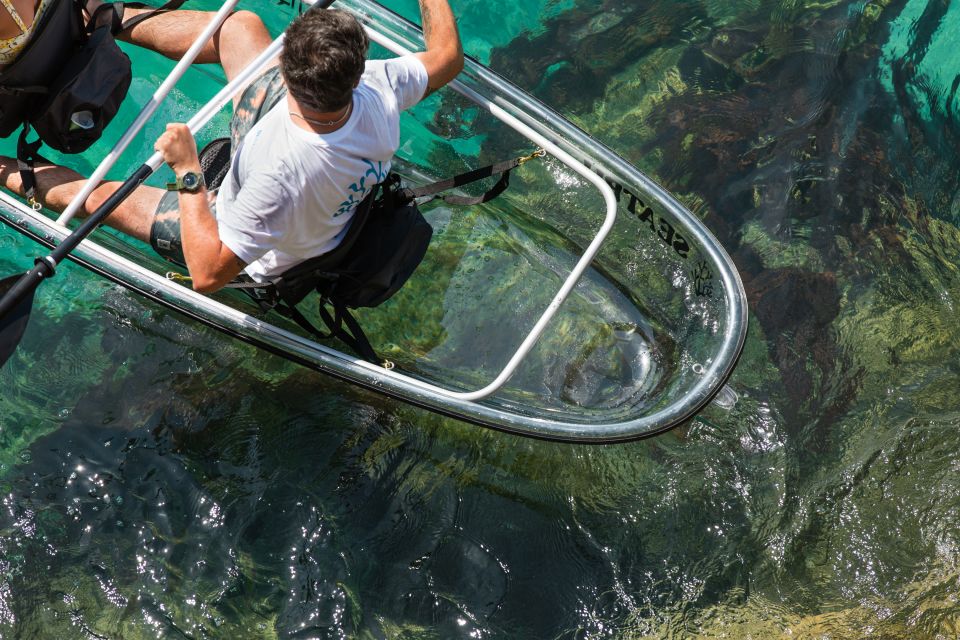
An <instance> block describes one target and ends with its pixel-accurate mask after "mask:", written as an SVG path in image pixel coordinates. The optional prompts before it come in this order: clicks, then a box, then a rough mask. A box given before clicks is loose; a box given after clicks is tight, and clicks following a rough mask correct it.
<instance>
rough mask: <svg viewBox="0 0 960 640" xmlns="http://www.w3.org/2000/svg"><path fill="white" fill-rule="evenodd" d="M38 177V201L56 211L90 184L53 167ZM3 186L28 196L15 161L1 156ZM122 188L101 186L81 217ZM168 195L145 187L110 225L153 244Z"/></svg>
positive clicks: (45, 167) (41, 169)
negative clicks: (159, 207)
mask: <svg viewBox="0 0 960 640" xmlns="http://www.w3.org/2000/svg"><path fill="white" fill-rule="evenodd" d="M36 176H37V191H38V194H37V200H39V201H41V202H43V203H44V204H45V205H46V206H47V207H48V208H50V209H53V210H55V211H63V210H64V209H66V208H67V205H69V204H70V201H71V200H72V199H73V197H74V196H75V195H76V194H77V193H79V192H80V189H82V188H83V185H84V183H85V182H86V178H84V177H83V176H82V175H80V174H79V173H77V172H76V171H73V170H71V169H67V168H65V167H59V166H57V165H50V164H42V165H38V166H37V167H36ZM0 184H2V185H3V186H4V187H6V188H7V189H9V190H10V191H13V192H14V193H17V194H20V195H21V196H22V195H24V193H23V183H22V181H21V180H20V171H19V169H18V167H17V160H16V159H15V158H8V157H5V156H0ZM120 184H121V183H119V182H102V183H100V186H98V187H97V188H96V189H95V190H94V191H93V193H92V194H90V197H89V198H87V203H86V206H85V207H83V208H81V210H80V211H79V214H80V215H81V216H83V217H86V216H87V215H89V214H90V213H92V212H93V211H95V210H96V209H97V207H99V206H100V205H101V204H103V202H104V201H105V200H106V199H107V198H109V197H110V196H111V195H112V194H113V193H114V192H116V190H117V189H118V188H119V187H120ZM164 193H166V191H164V190H163V189H158V188H156V187H148V186H144V185H141V186H139V187H137V188H136V189H134V191H133V193H131V194H130V195H129V196H128V197H127V198H126V199H125V200H124V201H123V202H122V203H121V204H120V206H118V207H117V208H116V209H115V210H114V212H113V213H111V214H110V216H109V217H107V220H106V223H107V224H108V225H110V226H111V227H113V228H115V229H119V230H120V231H122V232H124V233H126V234H127V235H131V236H133V237H135V238H137V239H138V240H142V241H144V242H150V227H151V225H152V224H153V219H154V212H155V211H156V209H157V204H158V203H159V202H160V198H161V197H162V196H163V194H164Z"/></svg>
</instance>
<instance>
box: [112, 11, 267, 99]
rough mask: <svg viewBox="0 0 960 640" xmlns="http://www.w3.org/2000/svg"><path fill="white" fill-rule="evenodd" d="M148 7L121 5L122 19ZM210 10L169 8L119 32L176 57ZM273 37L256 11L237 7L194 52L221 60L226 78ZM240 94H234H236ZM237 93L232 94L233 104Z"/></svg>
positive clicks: (122, 37)
mask: <svg viewBox="0 0 960 640" xmlns="http://www.w3.org/2000/svg"><path fill="white" fill-rule="evenodd" d="M149 11H151V10H150V9H132V8H130V7H126V8H124V11H123V19H124V20H129V19H130V18H132V17H133V16H136V15H139V14H141V13H146V12H149ZM213 16H214V14H213V12H210V11H185V10H180V11H171V12H170V13H161V14H158V15H155V16H153V17H151V18H149V19H147V20H144V21H143V22H141V23H140V24H138V25H135V26H134V27H132V28H131V29H128V30H126V31H123V32H122V33H120V35H119V36H118V38H119V39H120V40H123V41H125V42H129V43H131V44H135V45H138V46H141V47H144V48H147V49H152V50H153V51H156V52H158V53H160V54H162V55H165V56H166V57H168V58H171V59H173V60H179V59H180V58H182V57H183V54H184V53H186V51H187V49H189V48H190V45H191V44H193V42H194V40H196V39H197V37H198V36H199V35H200V33H201V32H202V31H203V30H204V29H205V28H206V26H207V25H208V24H210V20H211V19H212V18H213ZM270 42H272V38H271V37H270V33H269V32H268V31H267V28H266V27H265V26H263V21H262V20H260V18H259V16H257V14H255V13H253V12H250V11H238V12H236V13H234V14H231V15H230V16H229V17H228V18H227V19H226V20H225V21H224V23H223V25H222V26H221V27H220V29H219V30H218V31H217V32H216V33H215V34H214V36H213V38H211V39H210V40H209V41H208V42H207V44H206V46H205V47H204V48H203V49H201V51H200V55H198V56H197V60H196V61H197V62H199V63H220V64H221V65H222V66H223V71H224V73H226V75H227V80H228V81H229V80H232V79H233V78H235V77H236V76H237V75H238V74H239V73H240V72H241V71H242V70H243V69H244V68H245V67H246V66H247V65H248V64H249V63H250V62H251V61H252V60H253V59H254V58H256V57H257V56H258V55H260V54H261V53H262V52H263V50H264V49H266V48H267V47H268V46H269V45H270ZM239 95H240V94H237V96H239ZM238 100H239V97H235V98H234V104H236V102H237V101H238Z"/></svg>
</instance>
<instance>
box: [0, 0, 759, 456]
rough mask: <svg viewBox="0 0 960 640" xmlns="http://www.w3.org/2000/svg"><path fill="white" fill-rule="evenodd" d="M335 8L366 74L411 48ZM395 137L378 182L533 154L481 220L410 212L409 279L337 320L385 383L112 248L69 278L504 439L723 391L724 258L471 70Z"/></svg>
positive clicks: (396, 25) (141, 252) (401, 30)
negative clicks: (149, 303) (347, 320)
mask: <svg viewBox="0 0 960 640" xmlns="http://www.w3.org/2000/svg"><path fill="white" fill-rule="evenodd" d="M337 6H338V7H339V8H343V9H347V10H349V11H351V12H353V13H354V14H355V15H357V16H358V17H359V18H360V19H361V21H362V22H363V24H364V25H365V26H366V28H367V29H368V32H369V34H370V36H371V39H372V40H373V42H374V43H376V44H377V45H378V46H379V47H380V48H379V49H378V51H375V52H374V55H381V56H382V55H391V54H403V53H405V52H408V51H414V50H419V49H422V37H421V32H420V30H419V28H418V27H416V26H415V25H413V24H411V23H410V22H408V21H406V20H404V19H403V18H401V17H399V16H397V15H396V14H394V13H392V12H390V11H389V10H387V9H385V8H383V7H381V6H380V5H378V4H376V3H374V2H370V1H368V0H342V1H341V2H339V3H338V5H337ZM401 127H402V132H401V139H402V140H403V141H404V142H403V143H402V147H401V150H400V152H399V153H398V162H397V164H396V165H395V167H394V169H395V170H396V171H398V172H399V173H400V174H401V175H402V176H403V177H404V178H405V179H406V180H407V181H409V182H410V183H412V184H416V183H423V182H427V181H430V180H432V179H435V178H442V177H448V176H450V175H453V174H454V173H459V172H461V171H464V170H466V169H469V168H475V167H478V166H481V165H482V164H487V163H489V162H492V161H495V160H501V159H504V157H507V156H511V155H515V156H518V157H519V156H523V155H526V154H528V153H530V152H531V151H532V150H534V149H538V148H540V149H543V150H544V151H545V152H546V156H545V157H544V158H542V159H537V160H535V161H532V162H528V163H526V164H524V165H523V166H522V167H520V168H518V169H517V170H515V171H514V174H513V176H512V181H511V187H510V188H509V189H508V191H507V192H506V193H505V194H504V195H502V196H500V197H499V198H497V199H496V200H494V201H492V202H489V203H486V204H484V205H479V206H475V207H455V206H450V205H446V204H442V203H441V204H435V203H430V204H427V205H425V206H424V207H423V211H424V215H425V216H426V217H427V219H428V221H430V222H431V224H432V225H433V226H434V230H435V233H434V240H433V242H432V244H431V248H430V250H429V251H428V253H427V256H426V258H425V260H424V262H423V264H422V265H421V266H420V268H419V269H418V271H417V272H416V273H415V274H414V276H413V278H412V279H411V280H410V282H408V284H407V285H406V286H405V287H404V289H402V290H401V291H400V292H399V293H398V294H397V295H396V296H394V298H392V299H391V300H389V301H387V302H386V303H385V304H383V305H381V306H380V307H378V308H376V309H362V310H358V311H357V313H356V315H357V317H358V319H359V320H360V322H361V324H362V325H363V326H364V329H365V330H366V332H367V334H368V336H369V337H370V340H371V342H372V343H373V346H374V348H375V349H377V351H378V353H379V354H380V355H382V356H383V357H384V358H385V359H386V360H387V361H389V366H382V365H377V364H372V363H369V362H366V361H364V360H362V359H360V358H358V357H356V356H355V355H352V354H350V353H346V352H344V351H342V350H341V346H340V345H339V343H336V342H335V341H330V342H325V343H321V342H318V341H315V340H313V339H312V338H310V337H308V336H305V335H304V334H303V332H302V331H300V329H299V328H298V327H296V325H293V324H292V323H288V321H287V320H286V319H284V318H282V317H280V316H279V315H276V314H266V315H264V314H263V313H262V312H260V311H259V310H258V309H256V308H255V307H254V306H253V305H252V304H250V303H249V302H248V301H247V300H246V299H245V297H244V296H243V295H242V294H240V293H238V292H236V291H226V292H221V293H218V294H215V295H213V296H205V295H201V294H198V293H196V292H194V291H192V290H191V289H189V288H187V287H184V286H183V285H181V284H179V283H178V282H177V281H176V280H172V279H170V278H169V277H168V275H169V274H168V272H169V270H170V265H169V263H167V262H165V261H163V260H162V259H160V258H159V257H157V256H156V255H154V254H153V253H152V252H151V251H149V250H148V249H146V248H145V247H144V246H143V245H141V244H140V243H137V242H135V241H131V240H128V239H126V238H125V237H124V236H122V235H120V234H118V233H115V232H113V231H110V230H105V229H101V230H98V231H97V232H96V233H95V234H94V235H92V236H90V237H89V238H88V239H87V240H85V241H84V242H83V243H82V244H81V245H80V246H79V248H78V249H77V250H75V251H74V252H73V254H72V259H73V260H74V261H75V262H77V263H78V264H80V265H82V266H84V267H86V268H88V269H90V270H91V271H93V272H95V273H98V274H100V275H102V276H103V277H105V278H108V279H110V280H112V281H114V282H116V283H118V284H120V285H122V286H124V287H126V288H128V289H130V290H131V291H134V292H136V293H139V294H141V295H143V296H145V297H147V298H149V299H151V300H153V301H155V302H157V303H160V304H162V305H164V306H166V307H169V308H171V309H174V310H177V311H179V312H180V313H182V314H184V315H185V316H186V317H187V318H189V319H191V320H193V321H197V322H201V323H203V324H205V325H208V326H210V327H213V328H216V329H218V330H220V331H222V332H224V333H226V334H228V335H230V336H233V337H235V338H238V339H241V340H244V341H246V342H249V343H251V344H254V345H257V346H259V347H261V348H263V349H265V350H267V351H269V352H271V353H274V354H276V355H278V356H281V357H283V358H286V359H289V360H291V361H293V362H296V363H299V364H301V365H303V366H306V367H309V368H311V369H315V370H317V371H321V372H323V373H327V374H330V375H333V376H336V377H339V378H341V379H343V380H345V381H347V382H349V383H352V384H357V385H360V386H363V387H366V388H369V389H372V390H374V391H377V392H380V393H383V394H386V395H388V396H392V397H395V398H398V399H400V400H403V401H405V402H409V403H412V404H415V405H418V406H421V407H424V408H427V409H430V410H432V411H436V412H439V413H442V414H446V415H450V416H454V417H456V418H459V419H462V420H466V421H469V422H472V423H476V424H479V425H483V426H489V427H493V428H496V429H501V430H505V431H510V432H514V433H518V434H522V435H527V436H534V437H540V438H548V439H554V440H565V441H577V442H615V441H622V440H629V439H635V438H640V437H645V436H650V435H654V434H656V433H660V432H662V431H664V430H667V429H669V428H671V427H674V426H676V425H678V424H680V423H682V422H684V421H685V420H687V419H689V418H690V417H691V416H693V415H694V414H696V413H697V412H698V411H699V410H700V409H702V408H703V407H704V406H705V405H706V404H707V403H709V402H710V401H711V400H712V399H713V398H714V396H715V395H716V394H717V393H718V392H719V391H720V390H721V389H722V387H723V385H724V383H725V381H726V380H727V378H728V377H729V375H730V373H731V371H732V369H733V367H734V366H735V364H736V362H737V358H738V357H739V354H740V351H741V349H742V347H743V343H744V339H745V336H746V331H747V304H746V296H745V293H744V290H743V285H742V283H741V281H740V277H739V275H738V273H737V271H736V269H735V267H734V265H733V263H732V261H731V260H730V257H729V256H728V255H727V253H726V252H725V251H724V250H723V248H722V247H721V246H720V244H719V243H718V242H717V240H716V239H715V238H714V237H713V235H712V234H711V233H710V232H709V231H708V230H707V228H706V227H705V226H704V225H703V224H702V223H701V222H700V220H699V219H698V218H697V217H696V216H694V215H693V214H692V213H691V212H690V211H689V210H688V209H687V208H686V207H684V206H683V205H682V204H681V203H680V202H678V201H677V200H676V198H674V197H673V196H671V195H670V194H669V193H668V192H666V191H665V190H664V189H662V188H661V187H660V186H659V185H657V184H656V183H655V182H653V181H652V180H651V179H650V178H648V177H647V176H645V175H644V174H643V173H641V172H640V171H639V170H637V169H636V168H634V167H633V166H631V165H630V164H629V163H627V162H626V161H625V160H623V159H622V158H620V157H619V156H618V155H617V154H616V153H614V152H613V151H611V150H610V149H609V148H607V147H606V146H604V145H602V144H600V143H599V142H597V141H596V140H594V139H592V138H591V137H590V136H589V135H587V134H586V133H584V132H583V131H582V130H580V129H578V128H577V127H576V126H574V125H573V124H571V123H570V122H569V121H567V120H566V119H564V118H563V117H562V116H560V115H559V114H557V113H556V112H554V111H553V110H551V109H550V108H549V107H547V106H546V105H544V104H543V103H541V102H539V101H538V100H536V99H534V98H533V97H531V96H530V95H528V94H527V93H525V92H524V91H522V90H520V89H519V88H517V87H515V86H514V85H512V84H511V83H510V82H508V81H507V80H505V79H504V78H502V77H500V76H498V75H496V74H495V73H493V72H491V71H490V70H489V69H487V68H486V67H484V66H483V65H481V64H479V63H478V62H476V61H474V60H468V61H467V64H466V68H465V70H464V72H463V73H462V74H461V75H460V77H459V79H458V80H457V81H456V82H454V83H453V84H451V85H450V86H449V87H448V88H446V89H444V90H443V91H442V92H440V93H439V94H438V95H436V96H434V97H432V98H430V99H429V100H428V101H426V102H425V104H423V105H421V106H420V107H418V108H417V109H415V110H414V111H413V112H412V113H409V114H405V116H404V120H403V122H402V125H401ZM208 137H209V136H208ZM0 220H2V222H4V223H6V224H7V225H9V226H10V227H12V228H14V229H16V230H17V231H19V232H21V233H23V234H25V235H27V236H30V237H32V238H33V239H35V240H37V241H38V242H40V243H42V244H45V245H47V246H52V245H55V244H57V243H58V242H59V241H60V240H62V239H63V238H64V237H65V236H66V235H67V234H68V233H69V229H68V228H67V227H66V226H63V225H62V224H60V223H58V222H57V221H55V220H53V219H52V218H51V217H49V216H48V215H47V214H45V213H43V212H38V211H34V210H33V209H32V208H31V207H29V206H27V205H26V204H24V203H23V202H21V201H19V200H17V199H15V198H13V197H11V196H9V195H8V194H6V193H3V194H0ZM309 306H310V304H309V301H308V302H305V303H303V304H302V305H301V308H302V309H303V310H304V311H305V312H308V311H309Z"/></svg>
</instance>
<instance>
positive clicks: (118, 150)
mask: <svg viewBox="0 0 960 640" xmlns="http://www.w3.org/2000/svg"><path fill="white" fill-rule="evenodd" d="M238 1H239V0H226V2H224V3H223V6H222V7H220V10H219V11H217V13H216V15H214V16H213V19H212V20H211V21H210V24H208V25H207V26H206V28H205V29H204V30H203V31H202V32H201V33H200V35H199V36H197V39H196V40H194V42H193V44H192V45H190V48H189V49H187V51H186V53H184V54H183V57H182V58H180V61H179V62H177V65H176V66H175V67H174V68H173V70H172V71H171V72H170V74H169V75H167V78H166V80H164V81H163V83H162V84H161V85H160V86H159V87H157V90H156V91H155V92H154V93H153V96H152V97H151V98H150V100H149V102H147V104H146V105H144V107H143V109H141V110H140V115H138V116H137V119H136V120H134V121H133V124H131V125H130V126H129V127H128V128H127V130H126V132H124V134H123V136H121V137H120V140H119V141H118V142H117V144H115V145H114V146H113V149H111V150H110V153H108V154H107V155H106V156H104V158H103V160H101V161H100V164H99V165H98V166H97V168H96V170H95V171H94V172H93V173H92V174H90V177H89V178H87V181H86V183H85V184H84V185H83V189H81V190H80V193H78V194H77V195H76V196H74V198H73V200H71V201H70V204H69V205H68V206H67V208H66V209H64V210H63V213H61V214H60V217H59V218H57V224H62V225H66V224H67V223H68V222H70V220H71V219H72V218H73V216H75V215H76V213H77V211H79V210H80V207H82V206H83V204H84V203H85V202H86V201H87V198H89V197H90V194H91V193H93V190H94V189H96V188H97V185H99V184H100V181H101V180H103V179H104V177H106V175H107V172H108V171H110V169H112V168H113V165H115V164H116V163H117V160H118V159H119V158H120V155H121V154H122V153H123V152H124V151H125V150H126V149H127V147H128V146H130V143H131V142H133V139H134V138H135V137H136V135H137V134H138V133H140V130H141V129H143V127H144V126H145V125H146V124H147V122H148V121H149V120H150V118H152V117H153V114H154V113H155V112H156V110H157V108H158V107H159V106H160V103H161V102H163V101H164V100H165V99H166V97H167V95H168V94H169V93H170V91H172V90H173V87H174V86H175V85H176V84H177V83H178V82H179V81H180V79H181V78H182V77H183V74H184V73H186V72H187V69H188V68H190V65H192V64H193V61H194V60H196V58H197V56H198V55H200V50H201V49H203V47H204V46H205V45H206V44H207V41H208V40H210V38H212V37H213V34H214V33H216V32H217V29H219V28H220V26H221V25H222V24H223V22H224V20H226V19H227V16H229V15H230V13H231V12H232V11H233V9H234V7H236V6H237V2H238ZM154 169H156V167H154Z"/></svg>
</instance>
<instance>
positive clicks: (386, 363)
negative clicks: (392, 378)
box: [381, 360, 397, 371]
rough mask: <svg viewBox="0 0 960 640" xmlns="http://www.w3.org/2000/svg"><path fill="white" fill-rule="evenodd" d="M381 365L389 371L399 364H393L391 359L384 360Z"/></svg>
mask: <svg viewBox="0 0 960 640" xmlns="http://www.w3.org/2000/svg"><path fill="white" fill-rule="evenodd" d="M381 366H382V367H383V368H384V369H386V370H387V371H389V370H390V369H393V368H394V367H395V366H397V365H395V364H393V363H392V362H391V361H389V360H384V361H383V363H382V364H381Z"/></svg>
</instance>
